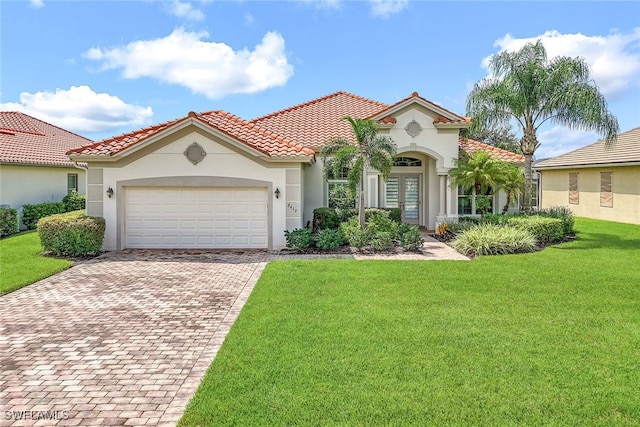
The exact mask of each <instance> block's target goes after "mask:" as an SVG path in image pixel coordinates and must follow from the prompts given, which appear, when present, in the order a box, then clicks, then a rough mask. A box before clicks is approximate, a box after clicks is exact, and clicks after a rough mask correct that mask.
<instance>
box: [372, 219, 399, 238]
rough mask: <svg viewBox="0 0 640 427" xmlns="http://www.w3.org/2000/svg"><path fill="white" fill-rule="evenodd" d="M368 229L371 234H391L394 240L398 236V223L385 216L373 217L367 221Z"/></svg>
mask: <svg viewBox="0 0 640 427" xmlns="http://www.w3.org/2000/svg"><path fill="white" fill-rule="evenodd" d="M367 228H368V229H369V231H370V232H371V234H376V233H389V234H391V237H392V238H394V237H396V235H397V234H398V223H397V222H395V221H393V220H391V218H389V217H387V216H384V215H378V214H376V215H372V216H371V217H370V219H369V221H367Z"/></svg>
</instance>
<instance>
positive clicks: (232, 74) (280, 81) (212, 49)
mask: <svg viewBox="0 0 640 427" xmlns="http://www.w3.org/2000/svg"><path fill="white" fill-rule="evenodd" d="M208 35H209V34H208V33H207V32H206V31H201V32H197V33H196V32H188V31H185V30H184V29H183V28H177V29H175V30H174V31H173V32H172V33H171V34H169V35H168V36H166V37H162V38H158V39H154V40H141V41H136V42H131V43H129V44H128V45H126V46H120V47H114V48H109V49H103V48H92V49H89V50H88V51H87V52H86V53H85V54H84V56H85V57H86V58H88V59H91V60H95V61H100V62H102V69H104V70H110V69H118V68H121V69H122V76H123V77H124V78H127V79H137V78H141V77H150V78H155V79H158V80H160V81H162V82H168V83H172V84H178V85H182V86H185V87H187V88H189V89H191V90H192V91H193V92H195V93H202V94H204V95H205V96H207V97H208V98H212V99H215V98H220V97H223V96H225V95H229V94H234V93H257V92H261V91H264V90H266V89H269V88H272V87H275V86H282V85H284V84H285V83H286V82H287V80H289V78H290V77H291V76H292V75H293V66H292V65H291V64H289V62H288V61H287V56H286V54H285V43H284V39H283V38H282V36H281V35H280V34H278V33H276V32H268V33H266V34H265V35H264V37H263V39H262V41H261V42H260V44H258V45H257V46H256V47H255V49H254V50H253V51H250V50H248V49H247V48H244V49H242V50H238V51H234V50H233V49H232V48H231V47H230V46H228V45H226V44H224V43H218V42H208V41H204V40H203V39H204V38H206V37H208Z"/></svg>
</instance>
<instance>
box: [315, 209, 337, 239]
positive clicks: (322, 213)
mask: <svg viewBox="0 0 640 427" xmlns="http://www.w3.org/2000/svg"><path fill="white" fill-rule="evenodd" d="M339 226H340V218H339V217H338V214H337V212H336V210H335V209H334V208H317V209H314V210H313V231H314V232H316V233H317V232H318V231H321V230H326V229H329V230H337V229H338V227H339Z"/></svg>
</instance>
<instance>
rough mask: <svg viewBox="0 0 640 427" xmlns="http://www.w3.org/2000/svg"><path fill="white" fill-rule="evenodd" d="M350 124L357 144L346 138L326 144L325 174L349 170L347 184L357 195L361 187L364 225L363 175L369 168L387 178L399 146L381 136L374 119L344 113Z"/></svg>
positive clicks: (323, 156)
mask: <svg viewBox="0 0 640 427" xmlns="http://www.w3.org/2000/svg"><path fill="white" fill-rule="evenodd" d="M341 120H346V121H348V122H349V124H350V125H351V129H352V130H353V133H354V135H355V139H356V143H355V144H352V143H351V142H349V141H347V140H346V139H343V138H336V139H334V140H332V141H330V142H329V143H328V144H327V145H325V146H324V147H323V148H322V150H321V151H320V155H321V156H322V160H323V162H324V173H325V177H326V176H328V175H329V173H330V172H333V174H334V175H335V176H339V175H341V174H342V171H343V170H345V169H347V170H348V171H349V172H348V174H347V185H348V187H349V190H350V191H352V192H353V193H354V194H355V192H356V191H357V189H358V186H359V187H360V202H359V204H358V213H359V219H360V226H361V227H364V226H365V214H364V208H365V206H364V175H365V171H366V170H367V169H369V168H372V169H375V170H377V171H378V172H380V175H382V179H383V180H385V181H386V180H387V178H389V175H390V174H391V168H392V167H393V158H394V157H395V155H396V153H397V151H398V149H397V146H396V144H395V142H394V141H393V139H392V138H391V137H390V136H388V135H380V134H379V133H378V131H379V127H378V123H377V122H376V121H375V120H363V119H354V118H352V117H351V116H343V117H342V118H341Z"/></svg>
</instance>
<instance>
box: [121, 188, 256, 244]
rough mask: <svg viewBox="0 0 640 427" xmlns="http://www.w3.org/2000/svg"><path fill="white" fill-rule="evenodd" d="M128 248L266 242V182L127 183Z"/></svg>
mask: <svg viewBox="0 0 640 427" xmlns="http://www.w3.org/2000/svg"><path fill="white" fill-rule="evenodd" d="M125 193H126V197H125V199H126V207H125V236H126V237H125V246H126V247H128V248H266V247H267V244H268V238H267V236H268V225H267V213H268V210H267V191H266V189H262V188H164V187H162V188H157V187H152V188H135V187H133V188H128V189H126V191H125Z"/></svg>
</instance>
